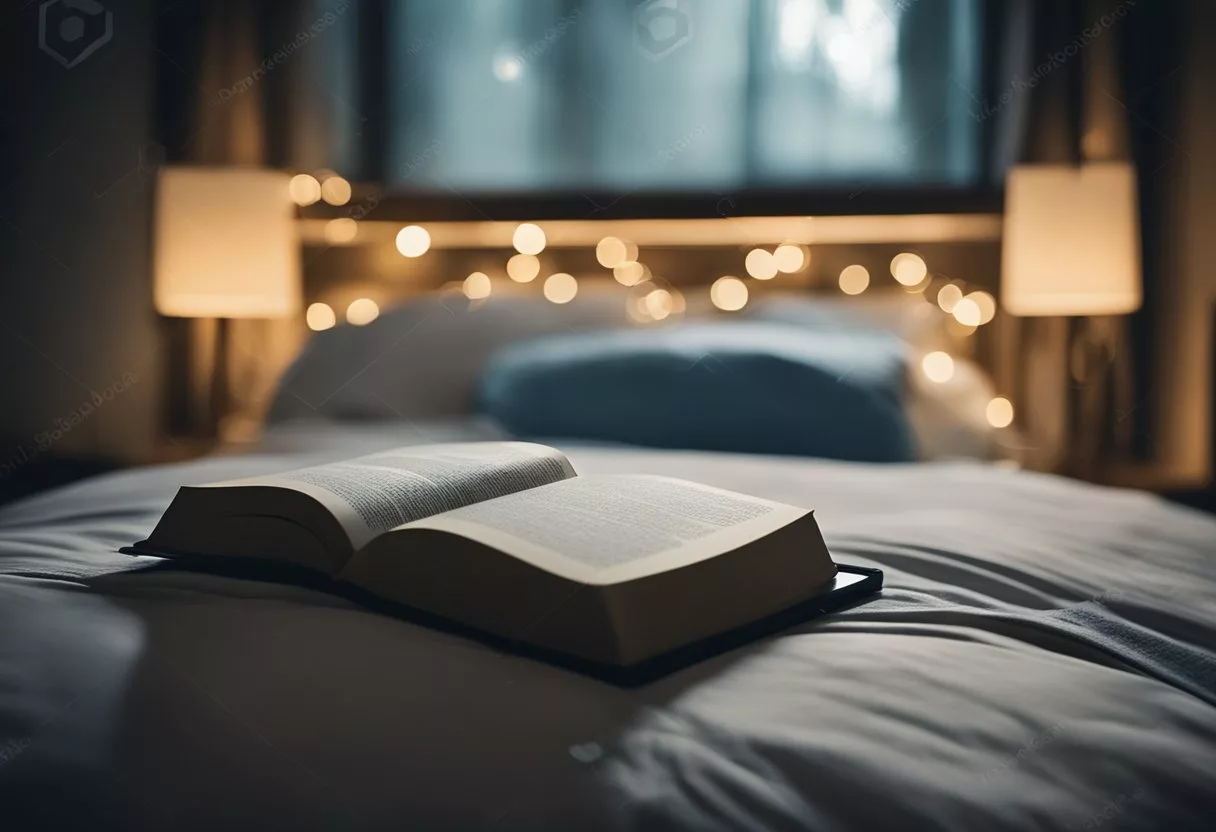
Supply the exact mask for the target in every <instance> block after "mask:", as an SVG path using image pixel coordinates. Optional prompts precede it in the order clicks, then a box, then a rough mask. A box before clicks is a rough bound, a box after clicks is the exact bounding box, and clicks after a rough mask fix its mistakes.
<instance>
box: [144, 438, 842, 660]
mask: <svg viewBox="0 0 1216 832" xmlns="http://www.w3.org/2000/svg"><path fill="white" fill-rule="evenodd" d="M132 551H135V552H139V553H147V554H157V555H162V556H169V557H172V556H175V555H178V556H209V557H233V558H260V559H266V560H273V561H286V562H290V563H293V564H296V565H298V566H304V567H308V568H310V569H313V570H317V571H319V572H323V573H326V574H327V575H329V576H331V577H334V578H337V579H339V580H342V581H348V582H351V583H353V584H356V585H358V586H360V587H362V588H363V589H366V590H368V591H370V592H372V593H374V594H376V595H379V596H381V597H383V598H386V599H389V600H391V601H395V602H398V603H401V604H405V605H408V606H410V607H413V608H416V609H420V610H423V611H425V612H428V613H433V614H436V615H438V616H442V617H444V618H447V619H452V620H455V621H457V622H459V623H461V624H464V625H467V626H470V627H473V628H476V629H478V630H482V631H486V632H489V633H491V634H493V635H496V636H499V637H505V638H508V639H511V640H517V641H521V642H524V643H526V644H531V645H534V646H537V647H541V648H546V649H550V650H555V651H558V652H561V653H566V654H571V655H573V656H576V657H580V658H583V659H587V660H589V661H592V662H596V663H600V664H606V665H615V666H628V665H632V664H635V663H637V662H640V661H643V660H645V659H648V658H651V657H653V656H657V655H659V654H662V653H665V652H667V651H670V650H673V649H675V648H678V647H681V646H683V645H686V644H690V643H692V642H695V641H698V640H700V639H704V638H707V637H710V636H713V635H715V634H717V633H720V632H724V631H727V630H730V629H732V628H735V627H739V626H742V625H745V624H748V623H749V622H752V621H755V620H757V619H760V618H763V617H765V616H768V615H771V614H774V613H777V612H779V611H781V610H783V609H786V608H788V607H791V606H792V605H795V604H797V603H799V602H802V601H805V600H807V599H809V598H812V597H814V596H815V595H816V593H818V592H820V591H821V590H823V588H824V587H825V586H828V585H830V584H831V583H832V580H833V578H834V576H835V575H836V565H835V564H834V563H833V562H832V558H831V557H830V556H829V554H828V551H827V548H826V547H825V545H824V542H823V537H822V536H821V535H820V533H819V528H818V527H817V526H816V524H815V519H814V517H813V515H812V514H811V512H810V511H808V510H806V509H801V508H794V507H793V506H788V505H782V504H780V503H774V502H770V501H768V500H762V499H759V498H756V497H748V496H744V495H742V494H735V493H732V492H729V491H723V490H721V489H717V488H711V487H709V486H705V485H697V484H694V483H691V482H685V481H682V480H675V479H668V478H665V477H656V476H641V475H638V476H631V475H619V476H618V475H610V476H588V477H580V476H577V475H576V474H575V472H574V469H573V467H572V466H571V465H570V462H569V461H568V460H567V459H566V457H565V456H564V455H563V454H562V453H561V452H560V451H557V450H555V449H553V448H549V447H545V446H543V445H536V444H531V443H527V442H486V443H468V444H453V445H429V446H418V447H407V448H401V449H399V450H394V451H389V452H385V453H378V454H374V455H371V456H365V457H361V458H358V459H353V460H349V461H345V462H337V463H332V464H328V465H318V466H315V467H311V468H304V469H301V470H297V471H290V472H288V473H285V474H278V475H275V476H266V477H255V478H251V479H244V480H233V481H229V482H220V483H214V484H211V485H203V486H186V487H183V488H181V489H180V490H179V491H178V493H177V496H176V497H175V498H174V499H173V502H172V504H171V505H170V506H169V508H168V510H167V511H166V512H165V514H164V516H163V517H161V520H160V522H159V523H158V524H157V526H156V529H155V530H154V531H153V532H152V535H151V537H149V538H148V539H147V540H146V541H143V542H142V543H139V544H136V546H135V547H134V549H133V550H132Z"/></svg>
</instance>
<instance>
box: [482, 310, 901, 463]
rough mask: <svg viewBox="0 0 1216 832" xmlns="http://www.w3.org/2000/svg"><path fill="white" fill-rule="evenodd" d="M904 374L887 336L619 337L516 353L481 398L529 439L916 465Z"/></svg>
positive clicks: (486, 379) (763, 329) (559, 342)
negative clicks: (909, 462) (561, 439)
mask: <svg viewBox="0 0 1216 832" xmlns="http://www.w3.org/2000/svg"><path fill="white" fill-rule="evenodd" d="M905 367H906V360H905V356H904V347H903V345H902V344H901V343H900V342H899V341H898V339H896V338H894V337H892V336H890V335H887V334H885V333H880V332H868V331H857V330H852V331H836V332H812V331H807V330H803V329H799V328H798V327H794V326H790V325H786V324H774V323H746V322H732V323H723V324H700V325H689V326H684V327H679V328H662V329H633V330H610V331H605V332H596V333H583V334H572V335H559V336H549V337H545V338H541V339H538V340H534V341H527V342H524V343H521V344H517V345H513V346H510V347H507V348H506V349H504V350H502V351H501V352H499V353H497V354H496V355H495V356H494V357H493V358H492V359H491V361H490V364H489V366H488V367H487V369H486V372H485V374H484V375H483V376H482V379H481V386H480V391H479V401H480V405H481V409H482V410H484V411H485V412H486V413H488V414H489V415H490V416H491V417H493V418H494V419H496V420H497V421H498V422H499V423H501V424H502V425H503V426H504V427H505V428H506V429H507V430H508V431H510V432H511V433H513V434H515V435H517V436H521V437H546V438H577V439H593V440H601V441H612V442H625V443H629V444H634V445H649V446H654V447H663V448H692V449H698V450H712V451H736V452H742V453H763V454H797V455H802V456H817V457H828V458H832V459H847V460H856V461H864V462H906V461H911V460H913V459H915V444H914V440H913V437H912V430H911V428H910V426H909V424H908V420H907V418H906V416H905V413H904V407H903V396H904V388H905Z"/></svg>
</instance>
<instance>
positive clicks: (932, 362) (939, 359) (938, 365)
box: [920, 352, 954, 384]
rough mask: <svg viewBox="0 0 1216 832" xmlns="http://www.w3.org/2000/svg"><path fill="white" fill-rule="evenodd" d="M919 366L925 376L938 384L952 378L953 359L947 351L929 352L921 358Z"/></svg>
mask: <svg viewBox="0 0 1216 832" xmlns="http://www.w3.org/2000/svg"><path fill="white" fill-rule="evenodd" d="M920 367H921V369H922V370H923V371H924V373H925V378H927V379H929V381H933V382H936V383H938V384H945V383H946V382H947V381H949V380H950V379H952V378H954V359H953V358H951V357H950V354H949V353H945V352H931V353H929V354H928V355H926V356H925V357H924V358H923V359H921V362H920Z"/></svg>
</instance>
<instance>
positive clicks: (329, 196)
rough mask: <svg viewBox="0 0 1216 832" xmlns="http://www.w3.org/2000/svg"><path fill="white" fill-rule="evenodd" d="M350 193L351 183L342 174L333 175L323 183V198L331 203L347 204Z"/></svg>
mask: <svg viewBox="0 0 1216 832" xmlns="http://www.w3.org/2000/svg"><path fill="white" fill-rule="evenodd" d="M350 195H351V190H350V183H349V182H347V181H346V180H345V179H343V178H342V177H341V176H331V177H329V178H328V179H326V180H325V181H324V182H322V183H321V199H323V200H325V201H326V202H328V203H329V204H330V205H345V204H346V203H348V202H350Z"/></svg>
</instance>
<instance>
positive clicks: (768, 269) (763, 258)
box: [744, 248, 777, 280]
mask: <svg viewBox="0 0 1216 832" xmlns="http://www.w3.org/2000/svg"><path fill="white" fill-rule="evenodd" d="M744 266H745V267H746V268H747V273H748V274H749V275H751V276H752V277H754V278H756V280H772V279H773V278H774V277H776V276H777V260H776V258H774V257H773V255H772V254H771V253H770V252H767V251H765V250H764V249H762V248H754V249H752V250H751V251H749V252H748V253H747V258H746V259H745V260H744Z"/></svg>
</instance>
